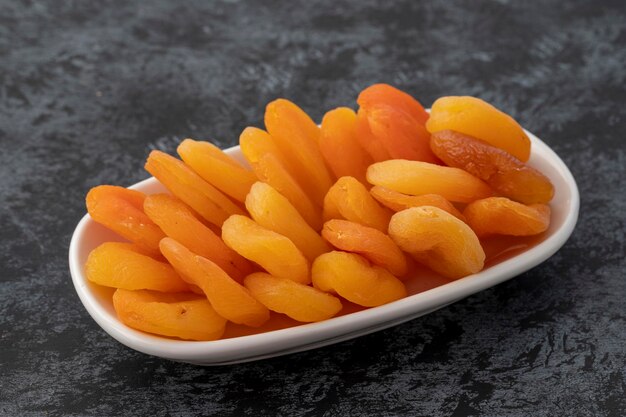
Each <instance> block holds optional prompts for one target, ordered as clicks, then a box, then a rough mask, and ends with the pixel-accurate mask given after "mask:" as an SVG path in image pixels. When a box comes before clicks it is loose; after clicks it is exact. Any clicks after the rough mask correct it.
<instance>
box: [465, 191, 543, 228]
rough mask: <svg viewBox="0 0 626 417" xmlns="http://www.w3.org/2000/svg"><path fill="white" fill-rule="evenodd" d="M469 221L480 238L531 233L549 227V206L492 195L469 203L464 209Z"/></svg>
mask: <svg viewBox="0 0 626 417" xmlns="http://www.w3.org/2000/svg"><path fill="white" fill-rule="evenodd" d="M463 214H464V215H465V217H466V218H467V223H468V224H469V225H470V227H471V228H472V229H473V230H474V232H476V234H477V235H478V236H480V237H482V236H487V235H495V234H498V235H511V236H531V235H537V234H539V233H543V232H545V231H546V230H547V229H548V226H550V207H549V206H548V205H546V204H531V205H528V206H527V205H524V204H521V203H517V202H515V201H512V200H509V199H508V198H505V197H491V198H485V199H483V200H477V201H474V202H473V203H471V204H468V205H467V207H465V210H464V211H463Z"/></svg>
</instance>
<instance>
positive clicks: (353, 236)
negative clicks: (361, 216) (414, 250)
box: [322, 219, 407, 277]
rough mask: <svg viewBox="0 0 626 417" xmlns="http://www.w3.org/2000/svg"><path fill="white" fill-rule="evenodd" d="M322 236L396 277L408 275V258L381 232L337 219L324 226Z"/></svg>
mask: <svg viewBox="0 0 626 417" xmlns="http://www.w3.org/2000/svg"><path fill="white" fill-rule="evenodd" d="M322 236H324V238H325V239H326V240H327V241H328V242H329V243H330V244H331V245H333V246H334V247H336V248H337V249H340V250H342V251H346V252H355V253H358V254H360V255H362V256H363V257H364V258H366V259H367V260H369V261H370V262H372V263H373V264H376V265H378V266H382V267H383V268H386V269H387V270H389V272H391V273H392V274H393V275H395V276H396V277H401V276H403V275H405V274H406V273H407V262H406V257H405V256H404V254H403V253H402V251H401V250H400V248H398V246H397V245H396V244H395V243H394V242H393V240H391V238H390V237H389V236H387V235H386V234H384V233H383V232H381V231H380V230H377V229H374V228H371V227H367V226H363V225H361V224H358V223H353V222H350V221H347V220H337V219H335V220H330V221H328V222H326V223H325V224H324V228H323V229H322Z"/></svg>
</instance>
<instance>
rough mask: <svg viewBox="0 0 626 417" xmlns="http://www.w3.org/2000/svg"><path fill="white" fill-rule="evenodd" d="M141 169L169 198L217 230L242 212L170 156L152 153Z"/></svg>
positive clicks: (179, 161) (157, 152)
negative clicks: (177, 199) (154, 180)
mask: <svg viewBox="0 0 626 417" xmlns="http://www.w3.org/2000/svg"><path fill="white" fill-rule="evenodd" d="M145 168H146V171H148V172H149V173H150V174H152V175H153V176H154V177H155V178H156V179H158V180H159V182H161V183H162V184H163V185H164V186H165V187H166V188H167V189H168V190H170V192H171V193H172V194H174V195H175V196H176V197H178V198H180V199H181V200H182V201H183V202H185V203H186V204H187V205H188V206H190V207H191V208H192V209H193V210H194V211H196V212H197V213H198V214H200V215H201V216H202V217H203V218H204V219H205V220H207V221H208V222H210V223H212V224H214V225H216V226H218V227H220V226H222V223H223V222H224V220H226V219H227V218H228V216H230V215H231V214H243V210H242V209H241V208H239V207H238V206H237V205H236V204H235V203H233V202H232V201H231V200H230V199H229V198H228V197H226V196H225V195H224V194H222V192H221V191H219V190H218V189H216V188H215V187H213V186H212V185H211V184H209V183H208V182H206V181H205V180H203V179H202V178H201V177H200V176H199V175H198V174H196V173H195V172H194V171H193V170H192V169H191V168H189V167H188V166H187V165H186V164H185V163H184V162H183V161H181V160H179V159H176V158H174V157H173V156H171V155H168V154H166V153H164V152H161V151H152V152H150V155H149V156H148V160H147V161H146V165H145Z"/></svg>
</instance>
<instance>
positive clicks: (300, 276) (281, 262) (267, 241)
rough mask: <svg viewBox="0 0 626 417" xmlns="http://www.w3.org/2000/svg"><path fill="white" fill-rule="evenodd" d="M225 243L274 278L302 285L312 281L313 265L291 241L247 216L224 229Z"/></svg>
mask: <svg viewBox="0 0 626 417" xmlns="http://www.w3.org/2000/svg"><path fill="white" fill-rule="evenodd" d="M222 239H223V240H224V243H226V244H227V245H228V246H229V247H230V248H232V249H233V250H235V251H236V252H237V253H239V254H240V255H241V256H243V257H244V258H246V259H249V260H251V261H253V262H256V263H257V264H259V265H261V267H262V268H263V269H265V270H266V271H267V272H269V273H270V274H272V275H275V276H277V277H281V278H288V279H291V280H293V281H295V282H299V283H301V284H308V283H309V282H310V281H311V277H310V276H309V264H308V261H307V260H306V258H305V257H304V255H303V254H302V252H300V250H299V249H298V248H297V247H296V245H294V243H293V242H292V241H291V240H289V238H287V237H285V236H283V235H281V234H279V233H276V232H273V231H271V230H269V229H267V228H265V227H263V226H260V225H259V224H258V223H256V222H255V221H254V220H252V219H250V218H249V217H246V216H238V215H235V216H231V217H230V218H228V220H226V221H225V222H224V225H223V226H222Z"/></svg>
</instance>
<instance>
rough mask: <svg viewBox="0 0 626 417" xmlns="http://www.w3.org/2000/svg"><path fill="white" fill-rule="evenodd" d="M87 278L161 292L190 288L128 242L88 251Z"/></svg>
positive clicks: (161, 264) (167, 267)
mask: <svg viewBox="0 0 626 417" xmlns="http://www.w3.org/2000/svg"><path fill="white" fill-rule="evenodd" d="M85 274H86V275H87V279H88V280H89V281H91V282H94V283H96V284H98V285H102V286H105V287H114V288H124V289H126V290H155V291H161V292H185V291H190V289H189V285H187V284H186V283H185V281H183V280H182V279H181V277H180V276H178V274H177V273H176V272H175V271H174V269H172V267H171V266H169V265H168V264H166V263H164V262H159V261H157V260H156V259H153V258H151V257H150V256H147V255H145V254H143V253H141V251H140V250H138V248H137V247H136V246H135V245H133V244H131V243H120V242H107V243H103V244H101V245H100V246H98V247H97V248H95V249H94V250H92V251H91V253H90V254H89V257H88V258H87V263H86V264H85Z"/></svg>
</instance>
